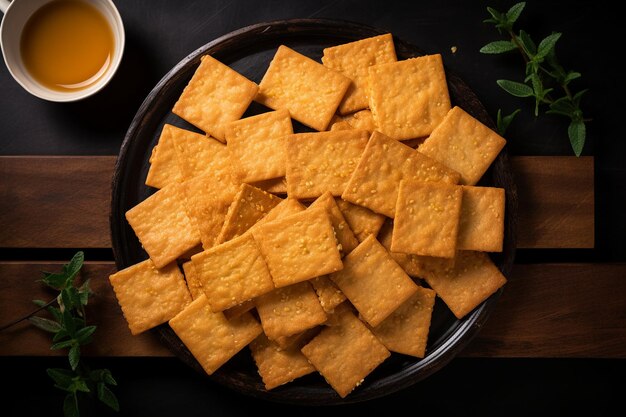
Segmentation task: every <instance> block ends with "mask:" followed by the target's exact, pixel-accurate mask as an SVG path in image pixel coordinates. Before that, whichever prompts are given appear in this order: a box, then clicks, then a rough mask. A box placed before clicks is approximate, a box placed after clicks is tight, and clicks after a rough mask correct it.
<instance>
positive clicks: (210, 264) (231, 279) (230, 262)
mask: <svg viewBox="0 0 626 417" xmlns="http://www.w3.org/2000/svg"><path fill="white" fill-rule="evenodd" d="M191 262H192V263H193V266H194V269H195V271H196V276H197V278H198V280H199V281H200V283H201V285H202V291H204V294H206V296H207V299H208V300H209V304H210V305H211V309H212V310H213V311H224V310H226V309H228V308H231V307H234V306H237V305H239V304H241V303H243V302H245V301H248V300H250V299H252V298H254V297H258V296H259V295H262V294H265V293H266V292H268V291H271V290H272V289H274V284H273V282H272V277H271V276H270V272H269V270H268V269H267V265H266V264H265V261H264V260H263V257H262V256H261V252H260V251H259V248H258V247H257V244H256V242H255V241H254V238H253V237H252V235H250V234H246V235H243V236H240V237H237V238H235V239H232V240H229V241H228V242H226V243H222V244H221V245H217V246H215V247H213V248H211V249H209V250H206V251H204V252H201V253H199V254H197V255H194V256H192V257H191Z"/></svg>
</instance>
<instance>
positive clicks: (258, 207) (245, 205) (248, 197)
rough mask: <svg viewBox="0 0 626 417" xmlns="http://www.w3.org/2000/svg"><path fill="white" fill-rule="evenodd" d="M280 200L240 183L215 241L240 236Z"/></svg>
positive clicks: (220, 241)
mask: <svg viewBox="0 0 626 417" xmlns="http://www.w3.org/2000/svg"><path fill="white" fill-rule="evenodd" d="M280 201H281V199H280V198H278V197H276V196H275V195H273V194H270V193H266V192H265V191H263V190H261V189H259V188H256V187H253V186H251V185H248V184H241V187H240V188H239V192H238V193H237V195H235V198H234V199H233V202H232V204H231V205H230V207H229V208H228V213H227V214H226V219H225V220H224V225H223V226H222V230H221V231H220V234H219V235H218V236H217V239H216V242H217V243H222V242H227V241H229V240H230V239H232V238H234V237H237V236H241V235H242V234H244V233H245V232H246V231H247V230H248V229H250V228H251V227H252V226H254V225H255V224H256V223H257V222H258V221H259V220H261V219H262V218H263V217H265V215H267V213H269V212H270V210H272V209H273V208H274V207H276V206H277V205H278V203H280Z"/></svg>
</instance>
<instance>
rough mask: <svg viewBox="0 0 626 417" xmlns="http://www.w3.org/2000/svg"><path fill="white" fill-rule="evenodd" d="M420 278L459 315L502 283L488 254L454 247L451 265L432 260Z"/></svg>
mask: <svg viewBox="0 0 626 417" xmlns="http://www.w3.org/2000/svg"><path fill="white" fill-rule="evenodd" d="M424 278H425V279H426V282H427V283H428V285H429V286H430V287H431V288H432V289H433V290H435V291H436V292H437V295H438V296H439V297H441V299H442V300H443V301H444V302H445V303H446V305H447V306H448V308H450V310H451V311H452V313H454V315H455V316H456V317H457V318H459V319H461V318H463V317H464V316H465V315H467V314H468V313H469V312H471V311H472V310H473V309H474V308H476V307H477V306H478V305H479V304H480V303H482V302H483V301H485V300H486V299H487V298H489V296H490V295H491V294H493V293H495V292H496V291H497V290H498V289H499V288H500V287H502V286H503V285H504V284H506V278H505V277H504V275H502V273H501V272H500V270H499V269H498V268H497V267H496V266H495V265H494V264H493V262H492V261H491V259H490V258H489V255H487V254H486V253H485V252H475V251H458V252H457V255H456V259H455V263H454V266H453V267H449V266H447V265H446V264H443V263H433V264H432V265H430V268H427V269H426V271H425V272H424Z"/></svg>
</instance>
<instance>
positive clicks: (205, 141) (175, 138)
mask: <svg viewBox="0 0 626 417" xmlns="http://www.w3.org/2000/svg"><path fill="white" fill-rule="evenodd" d="M170 130H171V135H172V143H173V144H174V153H175V154H176V163H177V164H178V167H179V169H180V173H181V175H182V178H183V180H188V179H191V178H194V177H197V176H199V175H202V174H206V173H211V174H213V175H224V174H230V175H237V173H236V172H234V171H232V169H233V168H232V162H231V158H230V151H229V149H228V148H227V147H226V145H224V144H223V143H222V142H220V141H218V140H216V139H214V138H212V137H207V136H205V135H201V134H199V133H195V132H191V131H189V130H185V129H180V128H172V129H170ZM231 171H232V172H231Z"/></svg>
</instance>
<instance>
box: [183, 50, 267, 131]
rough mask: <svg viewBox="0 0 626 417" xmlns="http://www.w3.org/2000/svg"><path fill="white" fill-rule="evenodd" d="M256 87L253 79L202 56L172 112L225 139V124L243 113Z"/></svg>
mask: <svg viewBox="0 0 626 417" xmlns="http://www.w3.org/2000/svg"><path fill="white" fill-rule="evenodd" d="M258 89H259V87H258V86H257V85H256V84H255V83H254V82H252V81H250V80H248V79H247V78H246V77H244V76H243V75H241V74H239V73H238V72H236V71H235V70H233V69H231V68H230V67H228V66H227V65H224V64H222V63H221V62H219V61H218V60H216V59H215V58H213V57H211V56H210V55H205V56H203V57H202V58H201V61H200V65H199V66H198V68H197V69H196V71H195V73H194V74H193V76H192V77H191V80H190V81H189V84H187V86H186V87H185V89H184V90H183V93H182V94H181V95H180V97H179V98H178V101H177V102H176V104H174V108H173V109H172V112H173V113H174V114H176V115H178V116H180V117H182V118H183V119H185V120H186V121H188V122H189V123H191V124H192V125H194V126H196V127H197V128H199V129H202V130H203V131H205V132H206V133H208V134H210V135H211V136H213V137H215V138H217V139H219V140H220V141H222V142H224V128H225V126H226V124H227V123H229V122H232V121H233V120H237V119H239V118H240V117H241V116H242V115H243V113H244V112H245V111H246V109H247V108H248V106H249V105H250V103H252V100H253V99H254V96H255V95H256V93H257V91H258Z"/></svg>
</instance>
